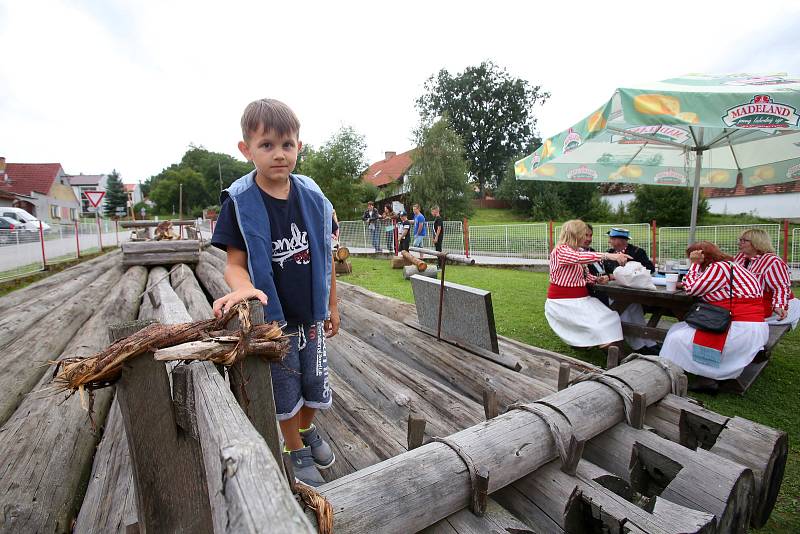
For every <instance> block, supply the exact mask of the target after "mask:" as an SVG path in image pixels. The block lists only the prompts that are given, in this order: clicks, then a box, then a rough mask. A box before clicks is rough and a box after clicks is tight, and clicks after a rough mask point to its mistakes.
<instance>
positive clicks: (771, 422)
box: [341, 257, 800, 533]
mask: <svg viewBox="0 0 800 534" xmlns="http://www.w3.org/2000/svg"><path fill="white" fill-rule="evenodd" d="M351 260H352V263H353V274H350V275H346V276H343V277H342V278H341V280H343V281H345V282H349V283H353V284H357V285H360V286H362V287H365V288H367V289H370V290H372V291H375V292H377V293H381V294H383V295H387V296H390V297H394V298H396V299H399V300H403V301H406V302H412V303H413V302H414V296H413V294H412V291H411V284H410V283H409V282H408V281H406V280H404V279H403V275H402V273H401V271H399V270H392V269H391V268H390V266H389V262H388V261H387V260H372V259H366V258H357V257H351ZM447 279H448V280H449V281H452V282H456V283H459V284H464V285H468V286H473V287H478V288H481V289H485V290H488V291H491V292H492V303H493V306H494V313H495V322H496V324H497V331H498V333H499V334H502V335H504V336H508V337H511V338H514V339H518V340H520V341H523V342H525V343H529V344H531V345H536V346H538V347H542V348H546V349H550V350H554V351H556V352H560V353H562V354H567V355H570V356H574V357H576V358H580V359H582V360H585V361H588V362H591V363H594V364H597V365H604V364H605V354H604V353H603V352H602V351H600V350H589V351H579V350H575V349H572V348H571V347H569V346H568V345H566V344H565V343H564V342H562V341H561V340H560V339H559V338H558V337H557V336H556V335H555V334H554V333H553V331H552V330H550V327H549V326H548V324H547V320H546V319H545V317H544V302H545V298H546V292H547V274H546V273H532V272H526V271H519V270H511V269H495V268H488V267H466V266H460V265H448V266H447ZM795 293H796V294H798V295H800V292H798V291H797V290H795ZM696 396H697V397H698V398H700V399H701V400H702V401H703V402H704V403H705V404H706V406H707V407H708V408H709V409H711V410H714V411H716V412H719V413H721V414H724V415H727V416H734V415H738V416H740V417H744V418H747V419H751V420H753V421H756V422H759V423H762V424H765V425H767V426H770V427H774V428H779V429H781V430H784V431H786V432H787V433H788V434H789V460H788V462H787V465H786V475H785V477H784V480H783V485H782V487H781V493H780V496H779V498H778V503H777V505H776V506H775V509H774V510H773V512H772V517H771V519H770V521H769V523H768V524H767V526H766V527H764V528H763V529H761V531H762V532H787V533H789V532H800V447H798V439H800V409H798V408H800V407H799V406H798V401H800V329H798V330H795V331H794V332H791V333H790V334H788V335H787V336H786V337H785V338H784V339H783V341H782V342H781V343H780V345H778V347H777V348H776V349H775V350H774V351H773V356H772V361H771V363H770V365H769V366H767V368H766V369H765V370H764V372H763V373H762V375H761V377H760V378H759V379H758V381H757V382H756V383H755V384H754V385H753V387H751V388H750V390H749V391H748V392H747V395H746V396H745V397H738V396H734V395H730V394H719V395H717V396H708V395H696Z"/></svg>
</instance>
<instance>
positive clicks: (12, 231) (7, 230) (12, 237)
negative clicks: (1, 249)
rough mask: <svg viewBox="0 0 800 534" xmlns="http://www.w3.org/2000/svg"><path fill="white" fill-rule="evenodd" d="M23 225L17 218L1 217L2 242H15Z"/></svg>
mask: <svg viewBox="0 0 800 534" xmlns="http://www.w3.org/2000/svg"><path fill="white" fill-rule="evenodd" d="M20 229H21V225H20V224H19V222H18V221H17V220H16V219H10V218H8V217H0V244H6V243H14V242H16V240H17V233H18V232H19V231H20Z"/></svg>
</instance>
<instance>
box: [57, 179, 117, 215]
mask: <svg viewBox="0 0 800 534" xmlns="http://www.w3.org/2000/svg"><path fill="white" fill-rule="evenodd" d="M67 180H68V181H69V185H70V187H72V191H73V192H74V193H75V197H76V198H77V199H78V200H79V201H80V203H81V216H82V217H87V216H90V215H93V214H94V213H95V210H93V209H90V208H92V205H91V204H90V203H89V199H88V197H87V196H86V195H84V194H83V193H84V191H105V190H106V183H107V182H108V175H107V174H83V173H80V174H72V175H70V176H67ZM105 204H106V198H105V197H103V200H102V201H101V202H100V206H98V208H97V209H99V210H103V209H104V208H105Z"/></svg>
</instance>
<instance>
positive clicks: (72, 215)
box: [69, 208, 78, 221]
mask: <svg viewBox="0 0 800 534" xmlns="http://www.w3.org/2000/svg"><path fill="white" fill-rule="evenodd" d="M69 218H70V220H72V221H77V220H78V210H77V209H75V208H70V209H69Z"/></svg>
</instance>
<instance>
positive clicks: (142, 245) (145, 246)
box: [120, 239, 200, 255]
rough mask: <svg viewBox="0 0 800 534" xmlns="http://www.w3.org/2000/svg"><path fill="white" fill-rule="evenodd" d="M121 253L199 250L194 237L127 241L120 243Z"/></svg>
mask: <svg viewBox="0 0 800 534" xmlns="http://www.w3.org/2000/svg"><path fill="white" fill-rule="evenodd" d="M120 247H121V248H122V254H123V255H125V254H144V253H147V252H194V251H198V252H199V251H200V241H198V240H196V239H171V240H165V241H127V242H125V243H122V245H120Z"/></svg>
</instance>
